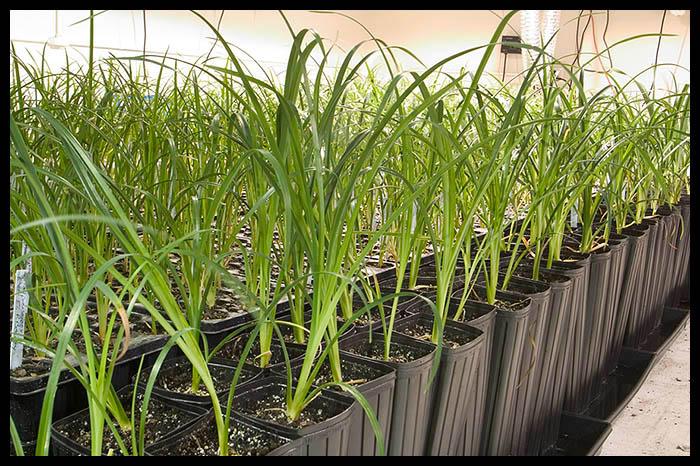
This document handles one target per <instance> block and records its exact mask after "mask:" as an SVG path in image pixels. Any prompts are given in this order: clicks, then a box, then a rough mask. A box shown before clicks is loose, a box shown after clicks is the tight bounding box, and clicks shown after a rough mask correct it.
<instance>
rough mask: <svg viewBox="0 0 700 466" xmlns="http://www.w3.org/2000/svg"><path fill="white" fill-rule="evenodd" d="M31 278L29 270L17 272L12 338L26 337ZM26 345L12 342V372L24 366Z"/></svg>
mask: <svg viewBox="0 0 700 466" xmlns="http://www.w3.org/2000/svg"><path fill="white" fill-rule="evenodd" d="M30 276H31V271H29V270H17V271H16V272H15V298H14V307H13V311H12V336H14V337H21V336H24V322H25V319H26V316H27V309H29V293H28V292H27V291H25V290H26V289H27V282H28V281H29V277H30ZM23 351H24V344H22V343H21V342H19V341H14V340H10V370H12V369H17V368H18V367H19V366H21V365H22V353H23Z"/></svg>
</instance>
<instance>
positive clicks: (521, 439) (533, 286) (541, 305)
mask: <svg viewBox="0 0 700 466" xmlns="http://www.w3.org/2000/svg"><path fill="white" fill-rule="evenodd" d="M503 278H504V275H503V274H500V275H499V286H500V281H502V280H503ZM508 289H509V290H514V291H517V292H518V293H521V294H523V295H525V296H527V297H529V298H530V300H531V303H532V304H531V307H530V313H529V315H528V322H527V338H526V341H525V344H524V345H523V348H522V358H521V360H520V369H519V376H518V382H517V385H516V390H515V399H514V405H513V410H514V413H513V422H512V425H511V426H509V429H511V428H512V434H511V435H510V437H511V445H510V452H509V453H507V454H511V455H523V454H525V449H526V447H527V439H528V436H529V435H530V430H531V428H532V425H531V422H532V420H533V418H532V411H533V409H534V404H535V394H536V391H537V390H539V389H540V386H539V380H538V378H537V371H538V369H539V367H540V366H541V365H542V363H543V359H542V354H544V353H543V352H540V351H538V350H537V349H538V348H543V347H544V341H545V330H546V328H547V325H548V322H549V313H550V311H551V307H550V300H551V286H550V285H549V284H548V283H544V282H541V281H536V280H530V279H527V278H523V277H517V276H513V277H512V278H511V279H510V282H509V284H508Z"/></svg>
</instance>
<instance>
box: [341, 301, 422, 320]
mask: <svg viewBox="0 0 700 466" xmlns="http://www.w3.org/2000/svg"><path fill="white" fill-rule="evenodd" d="M414 297H415V296H399V303H398V305H399V306H401V305H402V304H405V303H407V302H408V301H410V300H412V299H413V298H414ZM393 304H394V300H393V299H387V300H386V301H383V302H382V303H380V304H379V305H377V306H373V307H371V308H370V309H369V310H368V311H365V312H363V313H362V314H361V315H359V316H357V317H356V318H355V320H353V321H352V323H353V324H355V325H356V326H358V327H363V326H366V325H370V324H376V323H378V322H381V320H382V314H384V318H385V319H386V320H387V322H388V320H389V317H390V316H391V307H392V306H393ZM365 306H366V304H365V303H364V302H362V301H359V300H353V302H352V312H353V313H357V312H358V311H359V310H360V309H362V308H363V307H365ZM405 315H406V313H405V312H404V310H403V309H401V308H398V309H397V311H396V317H397V318H400V317H404V316H405ZM344 323H345V316H343V314H342V310H341V309H340V308H338V324H339V326H340V325H342V324H344Z"/></svg>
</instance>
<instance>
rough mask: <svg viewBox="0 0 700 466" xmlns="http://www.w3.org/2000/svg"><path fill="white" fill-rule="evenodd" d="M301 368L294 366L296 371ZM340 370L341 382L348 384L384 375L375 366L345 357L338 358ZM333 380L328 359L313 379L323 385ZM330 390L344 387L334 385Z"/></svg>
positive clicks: (342, 389)
mask: <svg viewBox="0 0 700 466" xmlns="http://www.w3.org/2000/svg"><path fill="white" fill-rule="evenodd" d="M300 369H301V366H299V367H297V368H296V371H297V373H298V372H299V370H300ZM340 371H341V374H342V375H343V382H344V383H346V384H348V385H360V384H363V383H366V382H369V381H370V380H374V379H376V378H378V377H381V376H382V375H384V372H382V371H380V370H378V369H377V368H375V367H369V366H368V365H366V364H362V363H358V362H355V361H348V360H347V359H343V358H341V360H340ZM329 382H333V374H332V373H331V366H330V365H329V364H328V361H327V360H326V362H324V363H323V365H322V366H321V369H319V371H318V373H317V374H316V378H315V379H314V384H315V385H323V384H324V383H329ZM330 388H331V389H332V390H336V391H339V392H342V391H344V388H342V387H340V386H338V385H335V386H331V387H330Z"/></svg>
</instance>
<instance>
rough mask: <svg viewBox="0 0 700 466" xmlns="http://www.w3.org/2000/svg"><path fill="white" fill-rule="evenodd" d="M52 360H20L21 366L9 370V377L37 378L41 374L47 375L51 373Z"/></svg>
mask: <svg viewBox="0 0 700 466" xmlns="http://www.w3.org/2000/svg"><path fill="white" fill-rule="evenodd" d="M52 364H53V360H52V359H49V358H30V357H25V358H24V359H22V365H21V366H19V367H18V368H17V369H10V377H15V378H22V377H37V376H40V375H43V374H48V373H49V371H51V365H52Z"/></svg>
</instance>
